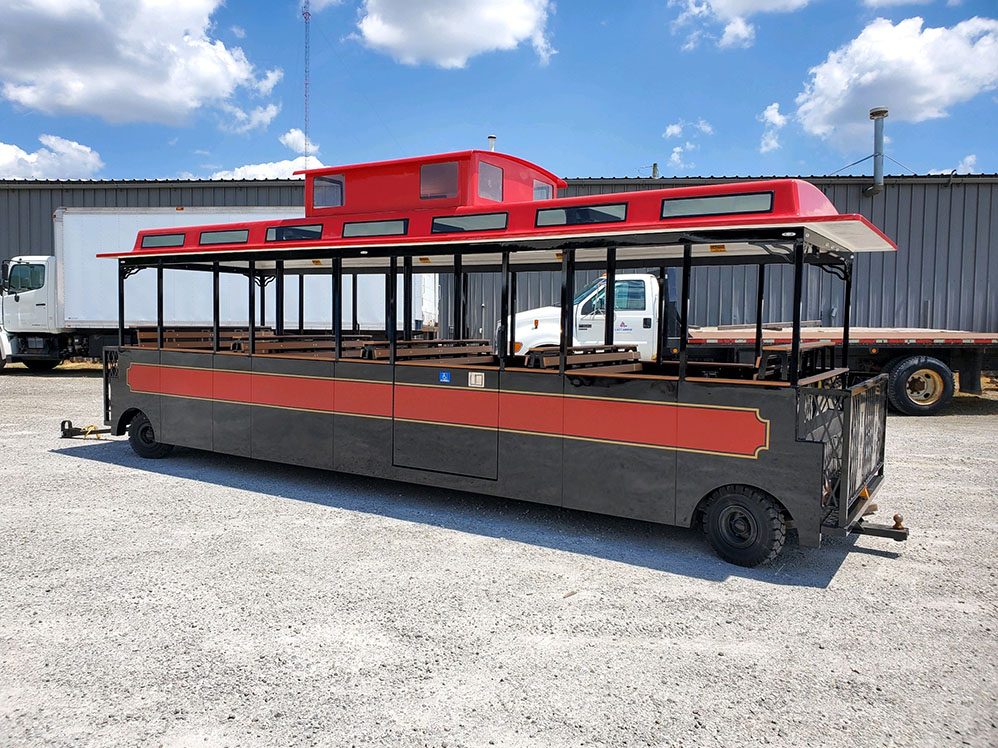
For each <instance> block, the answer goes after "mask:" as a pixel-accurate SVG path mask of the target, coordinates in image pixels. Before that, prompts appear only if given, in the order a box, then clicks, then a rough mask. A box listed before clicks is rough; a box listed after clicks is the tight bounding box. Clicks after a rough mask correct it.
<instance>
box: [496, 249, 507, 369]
mask: <svg viewBox="0 0 998 748" xmlns="http://www.w3.org/2000/svg"><path fill="white" fill-rule="evenodd" d="M501 273H502V280H501V283H502V288H501V290H500V292H499V336H498V340H496V348H497V349H498V351H497V352H498V353H499V368H500V369H505V368H506V358H507V356H508V355H509V344H508V342H507V341H508V340H509V328H510V324H509V252H508V251H507V252H503V253H502V270H501Z"/></svg>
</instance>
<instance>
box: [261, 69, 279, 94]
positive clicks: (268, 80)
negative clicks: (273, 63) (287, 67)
mask: <svg viewBox="0 0 998 748" xmlns="http://www.w3.org/2000/svg"><path fill="white" fill-rule="evenodd" d="M283 77H284V71H283V70H281V69H280V68H274V69H273V70H268V71H267V72H266V73H265V74H264V76H263V77H262V78H261V79H260V80H258V81H257V82H256V90H257V93H259V94H260V95H261V96H270V92H271V91H273V90H274V86H276V85H277V84H278V83H279V82H280V81H281V79H282V78H283Z"/></svg>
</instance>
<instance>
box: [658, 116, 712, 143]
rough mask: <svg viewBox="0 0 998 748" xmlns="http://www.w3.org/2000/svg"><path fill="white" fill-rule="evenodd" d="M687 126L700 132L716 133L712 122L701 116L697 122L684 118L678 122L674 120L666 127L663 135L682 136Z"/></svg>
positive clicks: (669, 136)
mask: <svg viewBox="0 0 998 748" xmlns="http://www.w3.org/2000/svg"><path fill="white" fill-rule="evenodd" d="M686 128H692V129H694V130H697V131H698V132H700V133H703V134H704V135H713V134H714V128H713V126H712V125H711V124H710V122H708V121H707V120H705V119H704V118H703V117H700V118H699V119H698V120H697V121H696V122H688V121H686V120H684V119H681V120H679V121H678V122H673V123H672V124H671V125H668V126H667V127H666V128H665V132H663V133H662V137H663V138H681V137H683V131H684V130H686ZM695 134H696V133H694V135H695Z"/></svg>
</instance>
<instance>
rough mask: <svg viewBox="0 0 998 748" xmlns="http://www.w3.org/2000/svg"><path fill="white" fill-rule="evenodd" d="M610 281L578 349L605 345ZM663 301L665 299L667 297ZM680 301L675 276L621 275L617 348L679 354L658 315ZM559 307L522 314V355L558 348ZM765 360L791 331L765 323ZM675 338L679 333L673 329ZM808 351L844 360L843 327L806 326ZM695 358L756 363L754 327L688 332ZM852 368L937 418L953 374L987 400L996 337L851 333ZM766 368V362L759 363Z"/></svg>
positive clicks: (582, 327)
mask: <svg viewBox="0 0 998 748" xmlns="http://www.w3.org/2000/svg"><path fill="white" fill-rule="evenodd" d="M605 285H606V283H605V280H604V279H602V278H600V279H597V280H596V281H595V282H593V283H592V284H590V285H589V286H588V287H587V288H585V289H583V290H582V291H581V292H580V293H579V294H577V295H576V297H575V304H574V314H575V320H574V330H575V344H576V345H599V344H602V343H604V342H605V341H604V330H605V321H606V315H605V306H606V302H605V291H606V289H605ZM663 297H664V298H663ZM676 299H677V294H676V290H675V283H674V282H673V281H672V278H671V277H666V278H665V279H660V278H659V277H658V276H656V275H651V274H647V273H617V275H616V283H615V293H614V315H613V327H614V336H613V342H614V343H615V344H618V345H621V344H623V345H626V344H633V345H636V346H637V349H638V352H639V354H640V356H641V358H642V359H645V360H654V359H655V358H656V356H657V355H658V353H659V347H660V346H662V347H663V348H665V349H666V350H664V351H663V355H666V356H668V355H669V353H670V352H675V349H676V348H677V344H678V341H677V340H676V339H675V338H674V337H667V338H666V339H664V340H662V341H659V340H657V339H656V330H658V329H659V326H658V317H659V315H660V314H667V315H670V316H674V315H675V314H676V312H675V304H676ZM559 315H560V311H559V309H558V307H541V308H538V309H530V310H527V311H523V312H519V313H517V314H516V317H515V321H514V336H515V337H514V340H515V342H516V345H517V346H518V350H517V352H518V353H520V354H525V353H526V352H527V351H529V350H530V349H532V348H540V347H543V346H550V345H555V346H556V345H558V340H559V335H560V330H561V322H560V317H559ZM762 327H763V334H762V346H761V348H762V352H763V354H768V353H773V354H774V358H776V354H778V353H779V352H780V350H779V349H780V348H781V347H782V346H784V345H788V344H789V343H790V339H791V328H790V325H789V324H786V325H783V324H781V323H776V324H764V325H763V326H762ZM666 329H667V330H669V331H670V332H669V333H668V335H669V336H673V335H675V334H676V333H675V330H678V326H677V325H675V324H667V325H666ZM801 340H802V343H803V344H808V343H811V344H815V345H820V344H826V345H828V346H830V350H831V351H832V354H831V355H834V356H840V355H841V351H840V347H841V343H842V328H841V327H821V326H818V325H816V324H814V323H805V326H804V327H803V328H802V330H801ZM687 344H688V350H689V355H690V358H691V359H695V358H697V356H698V354H700V355H702V356H708V355H709V356H710V357H711V358H713V359H714V360H717V357H718V355H719V354H721V353H722V352H723V351H727V352H728V355H729V357H730V359H731V360H732V361H737V362H742V363H744V362H752V361H753V359H755V358H757V356H756V330H755V325H732V326H720V327H693V326H691V327H690V337H689V339H688V341H687ZM848 359H849V360H848V362H847V363H843V364H841V365H842V366H848V367H849V368H850V369H854V370H865V371H884V372H886V373H887V374H888V376H889V383H888V395H889V399H890V403H891V405H892V406H893V408H894V409H895V410H897V411H899V412H901V413H905V414H907V415H932V414H934V413H937V412H939V411H940V410H941V409H942V408H944V407H945V406H946V404H947V403H948V402H949V401H950V400H951V399H952V397H953V395H954V393H955V390H956V377H955V376H954V374H955V373H959V387H960V390H961V391H963V392H967V393H971V394H980V393H981V374H982V372H984V371H993V370H996V369H998V334H994V333H976V332H965V331H959V330H932V329H914V328H880V327H853V328H851V329H850V331H849V347H848ZM757 365H765V362H757Z"/></svg>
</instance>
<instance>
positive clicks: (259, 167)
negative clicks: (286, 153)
mask: <svg viewBox="0 0 998 748" xmlns="http://www.w3.org/2000/svg"><path fill="white" fill-rule="evenodd" d="M306 159H308V168H309V169H318V168H320V167H322V166H324V165H325V164H323V163H322V162H321V161H319V159H317V158H315V157H314V156H311V157H308V156H298V157H297V158H293V159H291V160H287V161H270V162H268V163H263V164H246V165H245V166H237V167H236V168H235V169H229V170H228V171H216V172H215V173H214V174H212V175H211V177H210V178H211V179H287V178H288V177H291V176H293V172H295V171H298V170H299V169H304V168H305V161H306ZM295 178H296V179H301V178H302V177H300V176H299V177H295Z"/></svg>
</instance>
